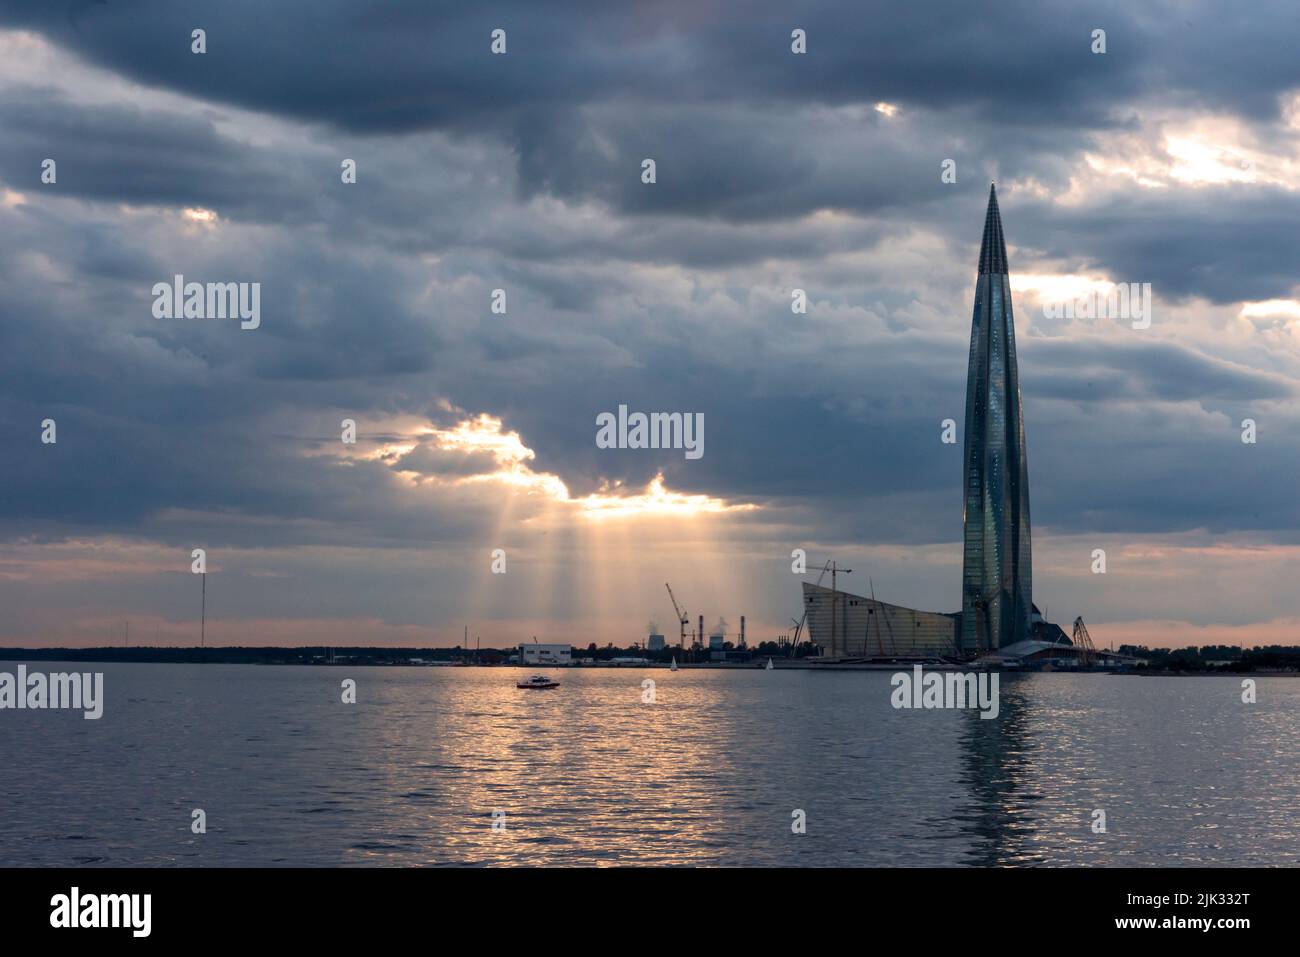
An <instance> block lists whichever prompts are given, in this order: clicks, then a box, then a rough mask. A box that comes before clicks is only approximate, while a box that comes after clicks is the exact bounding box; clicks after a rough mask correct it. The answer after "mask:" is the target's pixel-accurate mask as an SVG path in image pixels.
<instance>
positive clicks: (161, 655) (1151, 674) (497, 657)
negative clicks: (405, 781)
mask: <svg viewBox="0 0 1300 957" xmlns="http://www.w3.org/2000/svg"><path fill="white" fill-rule="evenodd" d="M513 651H514V649H513V648H512V649H509V651H508V652H507V651H501V650H498V649H481V650H478V651H467V650H466V649H464V648H456V647H453V648H384V647H354V648H338V647H334V648H333V649H332V652H333V658H332V660H331V659H330V657H329V656H330V649H329V648H328V647H326V646H315V647H310V646H309V647H281V646H267V647H244V646H239V645H234V646H225V647H218V648H172V647H158V646H149V645H142V646H140V647H138V648H121V647H105V646H99V647H93V648H0V661H15V662H40V661H78V662H87V663H100V664H102V663H110V664H163V665H167V664H222V665H299V666H314V667H330V668H346V667H353V668H357V667H364V668H370V667H381V668H431V667H436V668H455V667H470V668H515V669H531V670H542V669H549V668H567V669H578V670H581V669H585V668H602V669H604V668H630V669H656V670H664V669H667V668H670V667H671V666H672V662H671V661H656V660H645V661H642V660H635V661H629V660H626V659H625V658H624V659H619V658H617V657H615V658H612V659H599V658H597V659H594V660H593V659H590V658H582V659H575V660H574V662H573V663H572V664H571V665H539V664H536V663H534V664H518V663H512V662H508V661H506V660H504V659H505V657H506V655H507V654H509V653H511V652H513ZM770 657H771V659H772V663H773V668H774V670H778V671H796V670H797V671H837V672H840V671H891V670H897V669H899V668H910V667H912V666H913V665H915V664H918V663H920V662H915V661H880V662H845V663H834V662H828V661H825V660H819V659H817V658H815V657H805V658H798V657H796V658H786V657H781V656H778V655H771V656H770ZM476 658H477V659H478V660H475V659H476ZM768 658H769V655H766V654H754V655H753V657H752V658H751V659H749V660H747V661H738V660H733V661H698V662H690V661H685V660H681V661H678V662H677V667H678V668H679V669H681V670H683V671H736V670H754V669H763V668H765V667H766V665H767V661H768ZM485 659H486V660H485ZM950 668H951V666H949V668H943V669H941V670H950ZM1004 670H1005V671H1006V672H1007V673H1008V674H1028V673H1040V674H1043V673H1046V674H1125V675H1137V676H1141V677H1148V678H1205V677H1221V678H1226V677H1243V678H1249V677H1268V678H1296V677H1300V670H1295V669H1292V670H1285V669H1272V668H1259V669H1255V670H1241V669H1237V668H1232V669H1229V668H1223V669H1212V670H1211V669H1206V670H1190V669H1189V670H1182V669H1163V668H1162V669H1141V668H1134V669H1128V670H1124V671H1122V672H1109V671H1096V672H1076V671H1068V670H1062V671H1041V672H1039V671H1032V670H1025V671H1021V670H1019V669H1004Z"/></svg>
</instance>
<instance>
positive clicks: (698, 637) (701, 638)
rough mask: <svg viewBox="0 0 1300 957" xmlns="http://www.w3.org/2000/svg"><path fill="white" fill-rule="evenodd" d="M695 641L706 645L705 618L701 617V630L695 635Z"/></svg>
mask: <svg viewBox="0 0 1300 957" xmlns="http://www.w3.org/2000/svg"><path fill="white" fill-rule="evenodd" d="M695 640H696V641H697V642H699V643H700V644H701V645H702V644H704V616H703V615H700V630H699V631H697V632H696V633H695Z"/></svg>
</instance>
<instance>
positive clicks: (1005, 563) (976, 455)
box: [961, 187, 1033, 651]
mask: <svg viewBox="0 0 1300 957" xmlns="http://www.w3.org/2000/svg"><path fill="white" fill-rule="evenodd" d="M965 438H966V449H965V462H964V464H965V483H964V486H965V507H964V509H963V513H962V521H963V525H964V529H963V539H964V548H965V551H964V553H963V558H962V624H961V645H962V647H963V648H964V649H966V650H969V651H988V650H991V649H994V648H1001V647H1004V646H1006V645H1011V644H1015V643H1016V642H1018V641H1023V640H1024V639H1025V638H1028V637H1029V633H1030V626H1031V614H1030V613H1031V611H1032V609H1033V596H1032V590H1033V563H1032V559H1031V547H1030V537H1029V463H1028V458H1027V455H1026V452H1025V423H1024V419H1023V417H1022V415H1021V409H1020V373H1019V371H1018V369H1017V366H1016V325H1015V321H1014V319H1013V317H1012V314H1011V279H1010V277H1009V276H1008V275H1007V245H1006V240H1005V239H1004V238H1003V236H1002V215H1001V213H999V212H998V197H997V191H996V190H995V189H994V188H993V187H989V207H988V212H987V213H986V214H985V216H984V239H983V241H982V242H981V243H980V263H979V275H978V276H977V277H976V280H975V315H974V317H973V319H972V320H971V333H970V366H969V369H968V370H967V376H966V436H965Z"/></svg>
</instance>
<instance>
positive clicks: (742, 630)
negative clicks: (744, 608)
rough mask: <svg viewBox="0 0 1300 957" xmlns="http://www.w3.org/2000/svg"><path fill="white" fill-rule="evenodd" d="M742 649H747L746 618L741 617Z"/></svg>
mask: <svg viewBox="0 0 1300 957" xmlns="http://www.w3.org/2000/svg"><path fill="white" fill-rule="evenodd" d="M740 647H742V648H744V647H745V616H744V615H741V616H740Z"/></svg>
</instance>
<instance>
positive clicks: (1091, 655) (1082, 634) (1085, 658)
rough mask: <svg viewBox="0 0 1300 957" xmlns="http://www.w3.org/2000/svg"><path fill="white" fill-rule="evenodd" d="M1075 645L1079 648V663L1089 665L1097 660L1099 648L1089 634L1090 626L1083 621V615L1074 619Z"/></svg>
mask: <svg viewBox="0 0 1300 957" xmlns="http://www.w3.org/2000/svg"><path fill="white" fill-rule="evenodd" d="M1074 647H1075V648H1077V649H1079V664H1080V665H1083V666H1084V667H1087V666H1088V665H1091V664H1093V663H1094V662H1095V661H1096V660H1097V648H1096V646H1094V645H1093V643H1092V636H1091V635H1089V634H1088V626H1087V625H1085V624H1084V623H1083V616H1082V615H1080V616H1079V617H1078V618H1076V619H1074Z"/></svg>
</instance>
